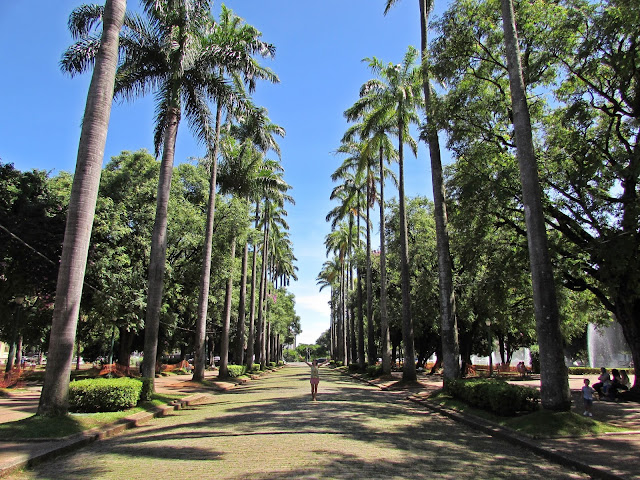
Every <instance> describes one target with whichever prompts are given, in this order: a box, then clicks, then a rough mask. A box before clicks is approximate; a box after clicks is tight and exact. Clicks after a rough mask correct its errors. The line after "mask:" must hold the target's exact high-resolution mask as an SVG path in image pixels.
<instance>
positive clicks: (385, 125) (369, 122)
mask: <svg viewBox="0 0 640 480" xmlns="http://www.w3.org/2000/svg"><path fill="white" fill-rule="evenodd" d="M376 113H379V112H372V113H369V114H365V113H364V112H362V111H358V109H357V107H356V111H355V112H354V111H353V109H352V108H349V109H347V110H346V111H345V112H344V115H345V117H346V118H347V120H349V121H357V120H361V122H360V123H356V124H355V125H352V126H351V127H349V129H348V130H347V132H346V133H345V134H344V136H343V138H342V141H343V142H346V143H350V142H353V141H354V139H356V138H359V139H360V142H361V148H360V149H359V155H358V158H359V160H360V161H359V164H358V166H357V168H358V169H359V170H360V171H363V170H366V171H367V174H366V190H367V194H366V198H367V199H368V203H367V215H366V218H367V222H368V223H370V220H369V211H368V210H369V207H370V206H373V204H374V203H375V201H376V200H377V201H378V204H379V207H380V304H379V309H380V330H381V332H380V333H381V339H382V345H381V347H382V369H383V372H384V373H385V374H390V373H391V349H390V339H389V318H388V315H387V281H386V275H387V272H386V241H385V218H384V182H385V179H387V178H390V179H391V180H392V181H393V182H394V184H395V185H396V186H397V185H398V182H397V179H396V177H395V175H394V174H393V172H392V171H391V170H390V169H388V168H386V167H385V166H384V160H385V159H387V160H392V159H396V158H397V153H396V151H395V149H394V147H393V145H392V143H391V141H390V138H389V135H388V133H389V132H392V131H394V128H395V124H396V122H395V121H394V120H393V118H392V117H390V116H389V115H388V114H387V115H386V117H385V116H382V117H380V116H378V115H376ZM360 115H362V117H361V116H360ZM376 155H377V156H378V160H379V162H378V170H377V174H374V173H373V172H374V171H375V170H374V169H375V166H374V165H373V160H374V158H375V156H376ZM376 179H377V180H378V181H379V182H380V188H379V191H376V187H375V181H376ZM367 235H368V236H369V235H370V234H369V233H367ZM368 245H370V241H368ZM370 250H371V249H370V248H369V247H367V271H368V272H370V270H371V268H370V266H371V253H370ZM368 275H370V274H369V273H368ZM368 284H370V281H369V280H368ZM371 297H372V295H371V293H370V292H369V291H368V292H367V304H370V303H371V302H372V298H371ZM370 298H371V299H370ZM372 328H373V325H371V329H372ZM369 336H370V337H373V331H372V330H370V332H369ZM369 358H373V361H374V362H375V361H377V355H375V346H374V345H373V344H372V341H370V342H369Z"/></svg>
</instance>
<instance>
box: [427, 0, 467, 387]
mask: <svg viewBox="0 0 640 480" xmlns="http://www.w3.org/2000/svg"><path fill="white" fill-rule="evenodd" d="M419 1H420V27H421V28H420V31H421V40H422V41H421V47H422V62H423V69H422V73H423V89H424V98H425V102H424V103H425V112H426V127H427V146H428V147H429V157H430V159H431V183H432V185H433V204H434V217H435V223H436V249H437V252H438V281H439V289H440V297H439V298H440V336H441V340H442V357H443V364H444V372H443V374H444V378H458V377H459V376H460V347H459V344H458V322H457V319H456V302H455V293H454V291H453V273H452V265H451V253H450V250H449V229H448V226H447V224H448V220H447V204H446V195H445V188H444V178H443V175H442V159H441V156H440V141H439V140H438V129H437V127H436V125H435V124H434V123H432V122H431V120H432V118H433V115H432V112H431V83H430V80H429V70H428V64H427V58H426V57H427V46H428V40H427V39H428V36H427V35H428V29H429V13H430V12H429V7H430V5H429V4H431V5H432V2H429V4H428V3H427V0H419Z"/></svg>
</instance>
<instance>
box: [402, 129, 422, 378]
mask: <svg viewBox="0 0 640 480" xmlns="http://www.w3.org/2000/svg"><path fill="white" fill-rule="evenodd" d="M403 128H404V125H402V123H401V122H400V124H399V125H398V131H399V135H398V166H399V175H398V176H399V179H400V184H399V192H398V197H399V204H400V255H401V258H400V279H401V283H402V341H403V342H404V365H403V367H402V379H403V380H405V381H414V380H416V379H417V374H416V356H415V347H414V345H413V319H412V318H411V282H410V276H409V243H408V238H407V237H408V233H407V212H406V207H405V195H404V158H403V147H404V145H403V143H404V138H403V135H402V131H403Z"/></svg>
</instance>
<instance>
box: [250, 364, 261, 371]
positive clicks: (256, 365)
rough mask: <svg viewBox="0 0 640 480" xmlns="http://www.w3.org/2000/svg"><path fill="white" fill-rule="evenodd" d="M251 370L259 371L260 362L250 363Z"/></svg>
mask: <svg viewBox="0 0 640 480" xmlns="http://www.w3.org/2000/svg"><path fill="white" fill-rule="evenodd" d="M251 371H252V372H259V371H260V364H259V363H252V364H251Z"/></svg>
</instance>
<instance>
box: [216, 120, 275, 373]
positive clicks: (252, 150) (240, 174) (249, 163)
mask: <svg viewBox="0 0 640 480" xmlns="http://www.w3.org/2000/svg"><path fill="white" fill-rule="evenodd" d="M238 120H239V123H238V124H235V123H234V124H231V125H230V128H229V134H230V135H231V136H233V137H234V138H236V139H237V140H238V141H239V142H240V145H241V147H240V152H239V154H238V156H237V158H236V159H235V161H234V162H233V168H232V169H230V170H229V171H228V172H226V173H227V174H226V175H225V180H224V182H222V183H229V181H230V180H231V179H234V180H238V179H242V184H243V187H242V188H238V186H236V187H234V190H235V191H236V192H237V194H241V195H244V196H245V197H246V198H247V199H249V200H251V199H253V198H254V197H255V196H256V195H257V194H258V192H259V191H260V190H261V189H263V188H264V187H265V186H266V185H265V184H266V183H268V182H269V181H270V176H269V175H264V174H261V171H262V169H263V168H264V166H263V156H262V155H261V154H258V153H257V152H261V153H262V154H264V153H267V152H268V151H269V150H273V151H274V152H276V154H277V155H278V157H280V147H279V145H278V143H277V141H276V139H275V136H279V137H284V136H285V134H286V132H285V130H284V128H282V127H280V126H279V125H276V124H274V123H272V122H271V121H270V120H269V117H268V116H267V111H266V109H264V108H257V109H253V110H252V111H251V112H250V113H249V114H248V115H246V116H244V117H242V118H240V119H238ZM256 213H258V212H256ZM248 257H249V238H247V241H246V242H245V244H244V249H243V257H242V275H241V286H240V305H239V311H238V323H237V329H236V332H237V335H236V345H235V349H234V350H235V352H234V357H235V362H236V363H237V364H238V365H240V364H242V363H243V358H242V355H243V347H244V335H245V334H244V327H245V315H246V313H245V303H246V286H247V264H248ZM254 258H255V255H254ZM254 273H255V272H254ZM254 298H255V297H254ZM252 338H253V337H252ZM251 341H253V340H251ZM250 344H251V342H249V344H248V345H250ZM252 354H253V352H252Z"/></svg>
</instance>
